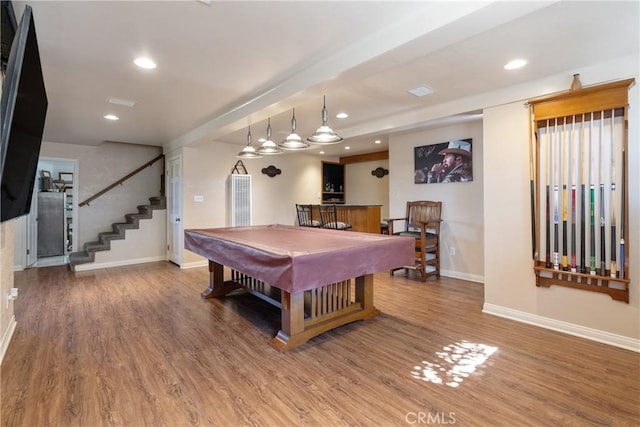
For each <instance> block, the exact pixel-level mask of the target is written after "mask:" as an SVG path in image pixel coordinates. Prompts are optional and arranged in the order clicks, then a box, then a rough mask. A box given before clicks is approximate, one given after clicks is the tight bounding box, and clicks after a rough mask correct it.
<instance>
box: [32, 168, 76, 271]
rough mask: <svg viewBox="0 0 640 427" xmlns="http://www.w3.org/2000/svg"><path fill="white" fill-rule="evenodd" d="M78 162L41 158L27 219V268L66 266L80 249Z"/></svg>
mask: <svg viewBox="0 0 640 427" xmlns="http://www.w3.org/2000/svg"><path fill="white" fill-rule="evenodd" d="M77 182H78V160H77V159H61V158H47V157H41V158H40V159H39V160H38V170H37V176H36V181H35V184H34V189H33V198H32V202H31V206H32V208H31V211H30V213H29V214H28V215H27V216H26V221H25V222H26V224H25V225H26V226H25V238H26V239H25V240H26V245H25V248H26V251H25V252H26V253H25V254H24V259H25V262H24V265H25V267H44V266H52V265H64V264H67V263H68V262H69V254H70V253H71V252H74V251H75V250H76V248H77V246H78V233H77V224H78V215H77V207H78V201H77V198H78V186H77Z"/></svg>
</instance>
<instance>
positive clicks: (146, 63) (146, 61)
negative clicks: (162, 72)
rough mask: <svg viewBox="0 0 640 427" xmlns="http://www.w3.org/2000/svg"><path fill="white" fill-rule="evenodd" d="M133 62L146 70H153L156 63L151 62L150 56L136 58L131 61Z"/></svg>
mask: <svg viewBox="0 0 640 427" xmlns="http://www.w3.org/2000/svg"><path fill="white" fill-rule="evenodd" d="M133 63H134V64H136V65H137V66H138V67H140V68H145V69H147V70H153V69H154V68H156V63H155V62H153V61H152V60H151V59H150V58H144V57H140V58H136V59H135V61H133Z"/></svg>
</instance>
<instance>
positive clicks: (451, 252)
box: [449, 247, 456, 255]
mask: <svg viewBox="0 0 640 427" xmlns="http://www.w3.org/2000/svg"><path fill="white" fill-rule="evenodd" d="M455 254H456V248H454V247H451V248H449V255H455Z"/></svg>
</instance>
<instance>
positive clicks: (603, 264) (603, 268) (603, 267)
mask: <svg viewBox="0 0 640 427" xmlns="http://www.w3.org/2000/svg"><path fill="white" fill-rule="evenodd" d="M603 136H604V111H600V151H599V157H600V159H599V160H600V161H599V162H598V164H599V166H598V167H599V171H600V275H601V276H605V275H606V274H607V252H606V247H607V237H606V234H605V218H604V215H605V214H604V210H605V209H604V167H603V166H602V163H603V159H604V138H603Z"/></svg>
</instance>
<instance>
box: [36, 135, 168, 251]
mask: <svg viewBox="0 0 640 427" xmlns="http://www.w3.org/2000/svg"><path fill="white" fill-rule="evenodd" d="M161 153H162V149H161V148H160V147H151V146H147V145H134V144H122V143H116V142H105V143H104V144H102V145H100V146H97V147H89V146H81V145H74V144H60V143H51V142H43V143H42V148H41V149H40V157H54V158H65V159H78V166H79V173H78V176H77V177H74V183H75V185H78V186H79V188H78V190H79V194H78V201H77V202H78V203H80V202H82V201H83V200H85V199H87V198H89V197H91V196H93V195H94V194H95V193H97V192H98V191H100V190H102V189H103V188H105V187H107V186H108V185H111V184H112V183H113V182H115V181H117V180H118V179H120V178H122V177H124V176H126V175H128V174H129V173H131V172H133V171H134V170H135V169H137V168H138V167H140V166H142V165H144V164H145V163H146V162H148V161H150V160H152V159H153V158H155V157H156V156H158V155H159V154H161ZM162 167H163V166H162V162H161V161H158V162H156V163H155V164H154V165H153V166H151V167H150V168H147V169H145V170H143V171H142V172H140V173H139V174H137V175H136V176H134V177H132V178H131V179H129V180H127V181H126V182H125V183H124V184H123V185H121V186H118V187H116V188H114V189H112V190H111V191H109V192H108V193H106V194H104V195H103V196H101V197H100V198H98V199H96V200H94V201H93V202H91V204H90V205H89V206H84V207H81V208H78V224H77V225H76V230H78V233H79V234H78V248H79V249H80V248H82V246H83V245H84V243H86V242H90V241H95V240H96V239H97V237H98V233H100V232H105V231H111V224H112V223H114V222H124V221H125V218H124V215H125V214H127V213H137V212H138V211H137V209H136V207H137V206H138V205H146V204H149V197H153V196H159V195H160V175H161V173H162V172H161V171H162Z"/></svg>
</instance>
